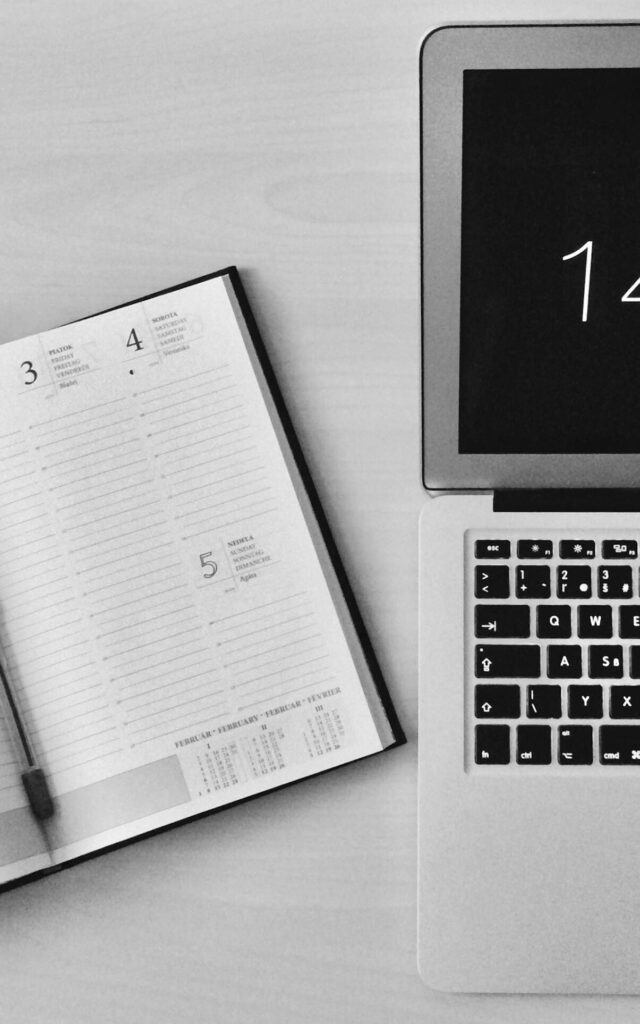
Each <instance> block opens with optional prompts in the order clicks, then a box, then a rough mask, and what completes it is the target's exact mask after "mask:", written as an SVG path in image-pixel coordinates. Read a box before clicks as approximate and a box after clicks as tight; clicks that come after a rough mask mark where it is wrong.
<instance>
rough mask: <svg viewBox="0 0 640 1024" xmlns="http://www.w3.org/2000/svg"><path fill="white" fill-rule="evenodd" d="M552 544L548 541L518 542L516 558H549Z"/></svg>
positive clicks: (551, 552) (551, 553)
mask: <svg viewBox="0 0 640 1024" xmlns="http://www.w3.org/2000/svg"><path fill="white" fill-rule="evenodd" d="M552 555H553V543H552V542H551V541H550V540H519V541H518V558H527V559H533V558H551V557H552Z"/></svg>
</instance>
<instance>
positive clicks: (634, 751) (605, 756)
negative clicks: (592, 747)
mask: <svg viewBox="0 0 640 1024" xmlns="http://www.w3.org/2000/svg"><path fill="white" fill-rule="evenodd" d="M600 764H637V765H639V766H640V725H601V726H600Z"/></svg>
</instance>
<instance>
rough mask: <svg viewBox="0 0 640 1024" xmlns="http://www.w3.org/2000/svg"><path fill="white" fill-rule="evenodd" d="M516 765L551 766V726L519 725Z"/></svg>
mask: <svg viewBox="0 0 640 1024" xmlns="http://www.w3.org/2000/svg"><path fill="white" fill-rule="evenodd" d="M516 761H517V763H518V764H551V726H549V725H519V726H518V746H517V750H516Z"/></svg>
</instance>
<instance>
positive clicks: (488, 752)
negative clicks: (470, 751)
mask: <svg viewBox="0 0 640 1024" xmlns="http://www.w3.org/2000/svg"><path fill="white" fill-rule="evenodd" d="M476 764H509V726H508V725H476Z"/></svg>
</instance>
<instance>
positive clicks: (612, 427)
mask: <svg viewBox="0 0 640 1024" xmlns="http://www.w3.org/2000/svg"><path fill="white" fill-rule="evenodd" d="M639 113H640V69H634V68H592V69H589V70H582V69H566V70H565V69H556V68H553V69H545V70H528V69H527V70H522V69H519V70H467V71H465V72H464V84H463V136H462V154H463V155H462V238H461V281H462V285H461V305H460V415H459V451H460V452H461V453H499V454H500V453H504V454H507V453H534V452H537V453H556V452H559V453H588V452H593V453H618V452H620V453H622V452H627V453H629V452H640V132H639V131H638V116H639Z"/></svg>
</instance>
